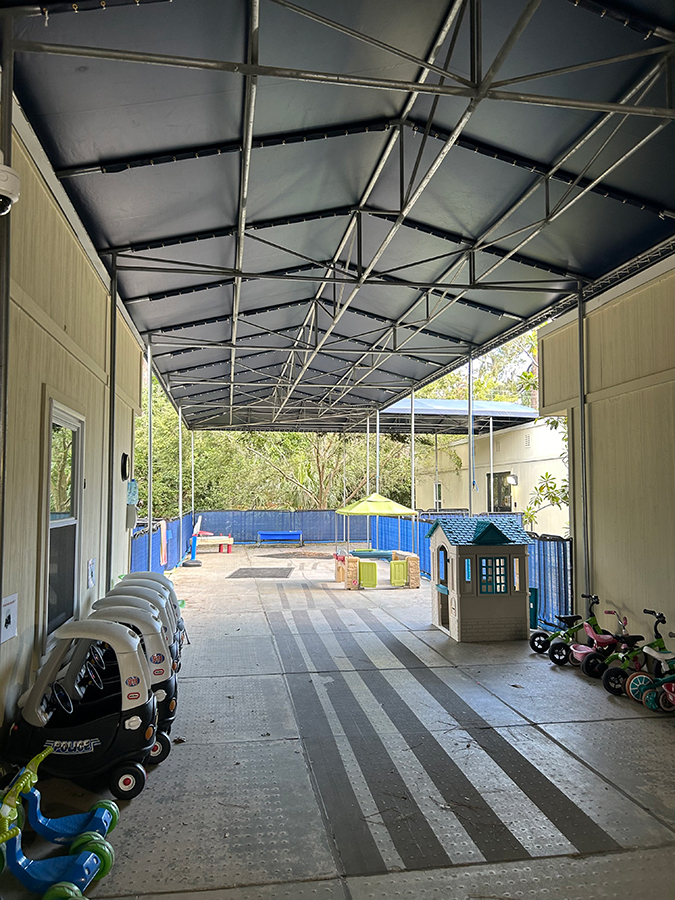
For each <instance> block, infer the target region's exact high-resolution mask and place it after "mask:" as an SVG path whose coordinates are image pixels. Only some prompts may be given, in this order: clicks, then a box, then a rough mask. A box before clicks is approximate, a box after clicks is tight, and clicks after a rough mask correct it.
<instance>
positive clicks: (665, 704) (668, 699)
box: [659, 691, 675, 713]
mask: <svg viewBox="0 0 675 900" xmlns="http://www.w3.org/2000/svg"><path fill="white" fill-rule="evenodd" d="M659 707H660V708H661V710H662V711H663V712H665V713H672V712H675V704H673V699H672V694H669V693H668V691H663V692H662V693H661V694H659Z"/></svg>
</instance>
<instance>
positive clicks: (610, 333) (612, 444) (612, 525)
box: [539, 259, 675, 635]
mask: <svg viewBox="0 0 675 900" xmlns="http://www.w3.org/2000/svg"><path fill="white" fill-rule="evenodd" d="M585 337H586V371H587V396H586V401H587V404H586V421H587V467H588V478H587V483H588V521H589V543H590V557H591V567H590V585H591V589H592V592H593V593H596V594H598V595H599V596H600V598H601V600H602V602H603V604H604V608H608V609H609V608H616V609H618V610H619V611H620V612H621V614H622V615H623V614H625V615H627V616H628V624H629V628H631V629H632V630H633V631H639V632H640V633H642V634H645V635H651V617H647V616H645V615H644V613H643V611H642V610H643V608H645V607H646V608H649V609H657V610H662V611H663V612H664V613H665V615H666V617H667V618H668V628H667V629H666V630H665V632H664V633H667V630H669V629H670V630H675V594H674V593H673V590H672V585H673V583H675V555H674V554H673V547H674V546H675V515H674V511H675V449H674V448H675V268H674V263H673V260H672V259H671V260H670V261H668V260H666V261H664V262H663V263H660V264H659V265H658V266H655V267H653V268H652V269H651V270H649V272H646V273H643V274H642V275H641V276H638V277H637V278H635V279H632V280H631V282H628V283H627V284H624V285H622V286H620V287H618V288H615V289H613V291H611V292H608V293H607V294H605V295H603V296H602V297H600V298H597V299H596V300H595V301H594V302H593V303H591V304H587V310H586V328H585ZM577 343H578V331H577V324H576V315H572V316H569V317H567V318H563V319H561V320H559V321H558V322H554V323H552V324H551V325H550V326H547V327H546V328H545V329H543V330H542V331H541V332H540V343H539V364H540V373H541V382H542V383H541V399H542V404H543V412H544V413H557V412H563V413H564V412H565V411H567V412H569V413H570V414H571V427H570V434H571V438H572V439H571V441H570V451H571V452H570V461H571V471H572V483H573V498H572V499H573V506H574V515H573V522H574V536H575V538H576V540H575V543H574V547H575V586H576V590H575V594H576V597H577V598H578V597H579V594H580V593H581V592H582V590H583V553H582V541H581V534H582V531H581V479H580V471H579V470H580V465H579V458H580V438H579V432H580V429H579V411H580V407H579V399H578V392H579V388H578V357H577ZM577 607H579V602H578V600H577ZM578 611H581V609H580V608H578Z"/></svg>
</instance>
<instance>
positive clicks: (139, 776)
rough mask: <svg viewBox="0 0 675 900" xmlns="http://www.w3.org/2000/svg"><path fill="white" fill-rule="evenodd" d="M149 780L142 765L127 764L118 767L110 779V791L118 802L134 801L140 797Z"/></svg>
mask: <svg viewBox="0 0 675 900" xmlns="http://www.w3.org/2000/svg"><path fill="white" fill-rule="evenodd" d="M147 780H148V776H147V774H146V771H145V769H144V768H143V766H142V765H141V764H140V763H133V762H131V763H126V764H125V765H123V766H118V767H117V768H116V769H115V771H114V772H113V773H112V775H111V777H110V791H111V793H112V794H114V795H115V797H117V799H118V800H133V799H134V797H138V795H139V794H140V793H141V791H142V790H143V788H144V787H145V782H146V781H147Z"/></svg>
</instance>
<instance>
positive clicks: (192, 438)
mask: <svg viewBox="0 0 675 900" xmlns="http://www.w3.org/2000/svg"><path fill="white" fill-rule="evenodd" d="M190 466H191V469H192V500H191V503H192V530H193V531H194V530H195V521H196V520H195V433H194V431H191V432H190Z"/></svg>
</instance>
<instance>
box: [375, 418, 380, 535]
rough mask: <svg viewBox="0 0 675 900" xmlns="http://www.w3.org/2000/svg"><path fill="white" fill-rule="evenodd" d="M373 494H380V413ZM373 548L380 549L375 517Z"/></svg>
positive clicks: (376, 421)
mask: <svg viewBox="0 0 675 900" xmlns="http://www.w3.org/2000/svg"><path fill="white" fill-rule="evenodd" d="M375 493H376V494H379V493H380V411H379V409H378V410H377V411H376V413H375ZM375 546H376V548H377V549H378V550H379V549H380V517H379V516H375Z"/></svg>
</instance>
